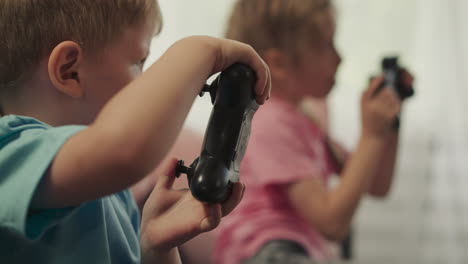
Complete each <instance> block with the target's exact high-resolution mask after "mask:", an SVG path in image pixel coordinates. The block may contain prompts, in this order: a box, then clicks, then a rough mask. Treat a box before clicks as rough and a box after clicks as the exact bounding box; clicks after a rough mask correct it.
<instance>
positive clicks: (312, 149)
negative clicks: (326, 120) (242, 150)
mask: <svg viewBox="0 0 468 264" xmlns="http://www.w3.org/2000/svg"><path fill="white" fill-rule="evenodd" d="M324 140H325V135H324V134H323V133H322V132H321V131H320V130H319V129H318V128H317V127H316V126H315V125H314V124H313V123H312V122H311V121H310V120H309V119H307V117H305V116H304V115H303V114H301V113H300V112H298V111H297V110H296V108H295V107H293V106H292V105H289V104H287V103H286V102H284V101H281V100H279V99H276V98H272V99H271V100H270V101H269V102H268V103H267V104H265V105H264V106H263V107H261V108H260V110H259V111H258V112H257V113H256V115H255V117H254V120H253V123H252V131H251V137H250V141H249V146H248V148H247V152H246V154H245V156H244V160H243V162H242V166H241V180H242V182H244V183H245V184H246V186H247V188H246V193H245V195H244V199H243V200H242V202H241V203H240V205H239V206H238V207H237V208H236V209H235V210H234V211H233V212H232V213H231V214H230V215H229V216H227V217H226V218H224V219H223V221H222V222H221V225H220V226H219V227H218V229H217V241H216V248H215V262H216V263H219V264H221V263H222V264H238V263H240V261H241V260H242V259H245V258H247V257H250V256H253V255H255V253H256V251H257V250H259V249H260V247H261V246H262V245H263V244H264V243H265V242H267V241H270V240H274V239H289V240H293V241H297V242H299V243H300V244H301V245H302V246H303V247H304V248H305V249H306V250H307V251H308V252H309V254H310V255H311V256H312V257H313V258H314V259H316V260H324V259H331V258H334V257H335V256H334V253H332V252H331V251H330V250H329V248H330V243H329V242H328V241H326V240H325V239H324V238H323V237H322V236H321V235H320V234H319V233H318V232H317V231H315V230H314V228H313V227H312V226H311V225H310V224H308V223H307V222H306V221H305V219H303V218H302V217H301V216H300V215H299V214H298V213H297V212H296V211H295V210H294V209H293V208H292V206H291V205H290V203H289V200H288V197H287V194H286V192H285V190H286V186H287V185H288V184H291V183H295V182H298V181H300V180H303V179H306V178H308V177H319V178H320V179H321V180H323V181H324V182H327V181H328V177H329V175H331V173H332V172H333V170H334V169H333V168H332V166H331V162H330V160H329V159H328V154H327V151H326V149H325V145H324ZM304 199H307V197H304Z"/></svg>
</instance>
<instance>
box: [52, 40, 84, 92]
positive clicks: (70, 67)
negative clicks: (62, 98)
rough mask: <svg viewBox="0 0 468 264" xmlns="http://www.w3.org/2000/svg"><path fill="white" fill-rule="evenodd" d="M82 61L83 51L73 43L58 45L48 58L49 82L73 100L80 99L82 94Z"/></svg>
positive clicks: (66, 42)
mask: <svg viewBox="0 0 468 264" xmlns="http://www.w3.org/2000/svg"><path fill="white" fill-rule="evenodd" d="M82 60H83V50H82V49H81V46H80V45H78V44H77V43H76V42H73V41H64V42H62V43H60V44H58V45H57V46H56V47H55V48H54V49H53V50H52V53H51V54H50V56H49V62H48V65H47V67H48V72H49V78H50V81H51V82H52V84H53V85H54V86H55V88H57V89H58V90H59V91H60V92H62V93H64V94H66V95H68V96H70V97H73V98H81V97H82V96H83V94H84V91H83V87H82V86H81V82H80V66H81V62H82Z"/></svg>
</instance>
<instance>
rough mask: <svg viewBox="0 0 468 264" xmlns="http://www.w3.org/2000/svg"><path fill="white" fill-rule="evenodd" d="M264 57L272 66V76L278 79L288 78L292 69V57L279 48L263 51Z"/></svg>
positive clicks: (269, 65) (270, 66)
mask: <svg viewBox="0 0 468 264" xmlns="http://www.w3.org/2000/svg"><path fill="white" fill-rule="evenodd" d="M263 59H264V60H265V62H266V63H267V64H268V67H269V68H270V72H271V76H272V77H273V78H274V79H276V80H283V79H285V78H287V76H288V74H289V71H290V70H291V58H290V57H289V56H287V55H286V54H285V53H284V52H283V51H281V50H279V49H275V48H272V49H268V50H267V51H265V52H264V53H263Z"/></svg>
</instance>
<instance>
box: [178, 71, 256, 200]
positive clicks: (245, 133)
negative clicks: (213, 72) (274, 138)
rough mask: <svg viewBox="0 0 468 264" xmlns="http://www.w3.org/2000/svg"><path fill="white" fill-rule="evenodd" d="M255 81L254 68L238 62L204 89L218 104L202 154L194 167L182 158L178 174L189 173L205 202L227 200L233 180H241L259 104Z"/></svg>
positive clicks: (194, 190)
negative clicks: (186, 163)
mask: <svg viewBox="0 0 468 264" xmlns="http://www.w3.org/2000/svg"><path fill="white" fill-rule="evenodd" d="M255 83H256V77H255V73H254V72H253V70H252V69H250V68H249V67H248V66H246V65H243V64H234V65H232V66H230V67H229V68H227V69H226V70H224V71H223V72H221V74H220V75H219V76H218V78H216V80H214V81H213V82H212V84H211V85H205V87H204V89H203V91H202V92H201V93H200V96H203V94H204V92H209V93H210V95H211V101H212V103H213V104H214V106H213V110H212V111H211V117H210V120H209V122H208V127H207V130H206V133H205V138H204V141H203V146H202V150H201V154H200V156H199V157H198V158H197V159H195V161H194V162H193V163H192V164H191V165H190V167H185V166H184V162H183V161H182V160H181V161H179V163H178V164H177V168H176V174H177V177H179V176H180V174H181V173H185V174H187V176H188V181H189V187H190V190H191V192H192V195H193V196H194V197H195V198H197V199H198V200H200V201H202V202H208V203H221V202H224V201H225V200H227V199H228V198H229V196H230V194H231V191H232V184H233V183H234V182H238V181H239V170H240V163H241V161H242V158H243V157H244V153H245V150H246V148H247V143H248V140H249V136H250V128H251V123H252V118H253V116H254V114H255V112H256V111H257V109H258V107H259V105H258V104H257V101H256V99H255V91H254V88H255Z"/></svg>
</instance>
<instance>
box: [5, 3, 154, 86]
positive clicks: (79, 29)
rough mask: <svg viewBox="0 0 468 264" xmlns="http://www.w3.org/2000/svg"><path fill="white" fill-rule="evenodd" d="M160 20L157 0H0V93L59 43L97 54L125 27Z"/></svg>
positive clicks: (17, 82)
mask: <svg viewBox="0 0 468 264" xmlns="http://www.w3.org/2000/svg"><path fill="white" fill-rule="evenodd" d="M149 18H151V19H152V18H155V21H154V23H155V25H156V28H155V30H156V32H155V34H157V33H159V31H160V30H161V27H162V18H161V12H160V9H159V5H158V3H157V1H156V0H0V32H1V33H0V34H1V37H0V94H1V93H2V92H5V89H9V88H12V87H15V86H17V85H20V82H21V81H20V79H21V78H22V76H23V75H27V74H28V73H29V71H31V70H33V69H34V67H36V66H37V65H38V63H39V62H40V60H41V59H43V58H44V57H45V56H48V55H49V54H50V52H51V51H52V49H53V48H54V47H55V46H56V45H58V44H59V43H60V42H63V41H66V40H71V41H75V42H76V43H78V44H80V45H81V46H82V48H83V51H84V52H85V53H87V54H91V55H94V54H97V52H98V51H100V50H101V49H102V48H104V47H105V46H106V45H108V44H109V43H110V42H112V41H114V40H115V39H116V38H117V37H119V34H121V33H122V32H123V30H124V29H126V28H127V27H129V26H133V25H136V24H138V23H144V22H146V20H147V19H149Z"/></svg>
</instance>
